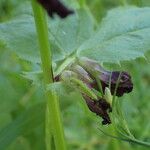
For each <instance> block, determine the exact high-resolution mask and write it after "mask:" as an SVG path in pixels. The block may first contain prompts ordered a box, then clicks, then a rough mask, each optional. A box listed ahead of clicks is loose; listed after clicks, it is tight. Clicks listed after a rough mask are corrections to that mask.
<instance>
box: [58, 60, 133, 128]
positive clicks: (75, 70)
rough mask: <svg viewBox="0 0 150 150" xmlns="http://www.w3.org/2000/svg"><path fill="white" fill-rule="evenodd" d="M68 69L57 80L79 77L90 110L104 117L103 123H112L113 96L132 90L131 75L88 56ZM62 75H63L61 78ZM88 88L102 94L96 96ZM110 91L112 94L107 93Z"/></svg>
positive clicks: (78, 84) (78, 83) (81, 90)
mask: <svg viewBox="0 0 150 150" xmlns="http://www.w3.org/2000/svg"><path fill="white" fill-rule="evenodd" d="M67 69H68V70H69V71H65V72H64V73H62V74H61V75H60V76H57V77H55V81H59V80H60V79H62V80H65V79H68V78H69V79H71V78H76V79H78V80H79V81H78V82H77V86H78V89H79V90H80V92H81V93H82V96H83V98H84V100H85V102H86V104H87V106H88V108H89V110H90V111H91V112H93V113H95V114H96V115H98V116H100V117H102V119H103V121H102V124H103V125H105V124H110V123H111V119H110V117H109V113H110V112H111V111H112V108H111V101H112V100H111V97H112V95H115V96H118V97H120V96H123V94H124V93H129V92H131V91H132V89H133V83H132V80H131V76H130V75H129V74H128V73H127V72H125V71H108V70H105V69H104V68H103V67H102V66H101V65H100V64H99V63H98V62H96V61H94V60H91V59H88V58H82V59H80V60H78V64H77V63H75V64H72V65H71V66H69V67H68V68H67ZM61 76H63V77H62V78H61ZM74 81H76V80H74ZM80 85H81V87H82V88H81V89H80ZM84 87H85V88H84ZM87 88H88V89H89V90H90V91H97V92H98V93H100V94H101V95H97V96H96V98H95V97H94V96H93V95H92V94H91V92H90V91H89V92H88V89H87ZM108 92H109V93H110V96H108V95H107V93H108ZM108 97H109V98H108Z"/></svg>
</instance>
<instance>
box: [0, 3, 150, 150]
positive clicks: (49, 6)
mask: <svg viewBox="0 0 150 150" xmlns="http://www.w3.org/2000/svg"><path fill="white" fill-rule="evenodd" d="M77 3H78V2H77ZM30 5H31V7H32V12H31V13H30V14H20V15H19V16H17V17H16V18H13V19H12V20H9V21H7V22H3V23H1V24H0V49H7V50H8V51H10V52H14V53H15V54H16V55H17V57H18V58H19V59H20V60H24V61H26V62H29V63H30V64H31V66H32V67H31V69H30V71H28V72H27V71H24V72H23V73H22V76H23V77H25V78H26V79H28V80H30V81H31V82H32V83H33V84H35V85H36V86H37V87H40V88H41V87H42V89H43V91H44V92H43V93H44V95H45V99H46V102H45V101H44V100H42V104H41V103H40V104H38V106H36V105H35V106H34V107H33V109H35V108H36V109H35V111H36V112H34V113H33V120H36V119H37V118H38V119H39V120H40V121H39V122H40V123H41V122H45V127H44V129H45V143H46V146H45V147H46V149H47V150H51V149H52V150H54V149H56V150H66V149H67V144H68V142H67V140H66V139H67V136H66V133H65V134H64V126H63V123H64V122H63V121H62V120H63V119H62V116H61V115H62V114H63V113H62V110H60V107H59V101H60V102H61V103H65V102H64V100H66V97H67V96H68V97H69V99H70V101H71V100H72V97H71V96H70V95H71V94H72V93H73V92H74V93H76V95H78V96H79V98H78V99H79V100H78V101H79V102H80V104H81V105H82V106H83V107H82V108H83V109H84V110H83V111H85V112H86V114H85V115H87V116H89V117H90V119H92V122H94V121H95V118H96V119H97V118H98V120H99V124H98V128H99V129H98V131H99V130H101V131H102V132H103V133H104V134H106V135H108V136H110V137H113V138H116V139H119V140H123V141H128V142H132V143H135V144H139V145H143V146H147V147H149V146H150V144H149V143H148V142H143V141H140V140H137V139H136V138H135V137H134V136H133V134H132V133H131V131H130V130H129V127H128V125H127V122H126V120H125V118H124V115H123V111H122V107H121V104H120V103H121V97H123V96H124V95H125V94H130V92H132V90H133V81H132V80H133V79H134V76H132V77H131V75H130V73H128V71H124V69H123V68H121V69H120V70H117V71H116V70H115V69H111V71H110V70H107V69H105V68H106V67H105V63H109V64H118V63H120V62H122V61H131V62H132V60H133V59H136V58H139V57H142V58H145V56H144V54H145V52H146V51H148V50H149V49H150V20H149V16H150V8H149V7H143V8H138V7H135V6H126V7H118V8H115V9H112V10H110V11H109V12H108V13H107V15H106V16H105V17H104V19H102V21H101V22H100V24H98V23H97V22H96V21H95V18H94V16H93V15H92V13H91V12H90V10H89V8H88V6H87V5H86V1H84V0H81V1H79V3H78V9H75V10H73V9H71V8H67V6H65V4H63V2H61V1H58V0H46V1H44V0H32V2H31V4H30ZM44 9H45V10H44ZM46 11H47V13H48V15H49V16H50V17H52V18H50V17H49V16H47V15H46ZM35 66H36V67H35ZM113 70H115V71H113ZM134 86H135V84H134ZM137 92H138V91H137ZM70 93H71V94H70ZM43 99H44V98H43ZM62 99H63V101H61V100H62ZM45 103H46V106H45ZM39 105H40V106H43V107H44V106H45V107H44V109H43V107H42V108H39ZM33 109H29V110H27V111H25V114H23V115H21V117H20V118H21V119H20V118H19V119H18V118H17V119H16V120H15V121H14V122H13V123H12V124H10V125H9V126H8V127H6V128H4V129H3V130H2V132H0V149H5V148H7V146H8V145H9V144H10V143H12V142H13V138H14V139H15V138H17V137H19V136H20V135H21V134H22V130H21V129H26V125H27V124H30V123H32V119H31V120H29V121H26V119H27V118H28V117H29V118H30V116H29V115H26V114H31V113H32V111H33ZM39 110H40V111H39ZM44 112H45V113H44ZM39 114H42V117H41V116H40V117H38V115H39ZM75 115H76V114H75ZM44 116H45V117H44ZM72 117H73V116H72ZM43 118H45V119H43ZM18 120H19V121H20V120H21V121H20V126H19V125H18V126H19V127H18V128H21V129H20V130H18V132H17V134H16V135H15V136H14V134H12V136H11V137H12V138H9V139H8V140H5V139H7V137H9V136H10V134H11V132H15V124H16V122H19V121H18ZM39 122H38V123H39ZM100 122H102V123H100ZM40 123H39V124H40ZM94 123H95V124H96V122H94ZM22 124H23V125H22ZM101 124H102V126H101ZM11 126H12V128H11ZM107 127H108V128H107ZM8 129H9V130H10V131H11V132H10V133H9V132H6V131H7V130H8ZM107 129H108V130H107ZM82 130H83V129H82ZM110 130H111V132H109V131H110ZM108 132H109V133H110V134H108ZM78 134H80V132H79V133H78ZM13 136H14V137H13ZM4 141H6V142H4ZM114 147H115V146H114ZM114 149H115V148H114Z"/></svg>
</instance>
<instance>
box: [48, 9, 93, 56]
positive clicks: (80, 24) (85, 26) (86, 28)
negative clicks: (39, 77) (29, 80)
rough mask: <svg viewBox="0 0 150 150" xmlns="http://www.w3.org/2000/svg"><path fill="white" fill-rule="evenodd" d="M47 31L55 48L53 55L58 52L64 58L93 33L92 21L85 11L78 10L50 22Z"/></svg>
mask: <svg viewBox="0 0 150 150" xmlns="http://www.w3.org/2000/svg"><path fill="white" fill-rule="evenodd" d="M49 31H50V35H52V36H51V41H52V42H51V43H53V44H55V45H56V46H57V49H56V48H55V51H53V52H54V54H55V55H56V56H57V55H58V54H57V53H58V51H60V52H61V53H62V55H64V56H65V57H64V58H66V57H68V56H69V55H70V54H71V53H72V52H75V50H77V48H78V47H79V46H80V45H81V44H82V43H83V42H84V41H85V40H87V39H89V37H90V36H91V35H92V34H93V33H94V20H93V18H92V16H91V14H90V13H89V12H88V11H87V10H78V11H77V13H76V14H74V15H70V16H69V17H67V18H65V19H63V20H62V19H59V18H56V20H54V21H52V20H50V23H49ZM56 52H57V53H56ZM60 52H59V53H60ZM57 57H59V56H57ZM55 59H56V58H55Z"/></svg>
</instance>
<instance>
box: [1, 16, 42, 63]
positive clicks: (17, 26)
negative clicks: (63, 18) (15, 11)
mask: <svg viewBox="0 0 150 150" xmlns="http://www.w3.org/2000/svg"><path fill="white" fill-rule="evenodd" d="M0 41H2V42H1V43H5V46H6V48H7V49H8V50H12V51H15V52H16V53H17V55H18V56H19V57H20V58H23V59H25V60H28V61H32V62H40V57H39V50H38V43H37V38H36V33H35V27H34V22H33V18H32V17H31V16H29V15H26V16H23V17H19V18H17V19H15V20H12V21H9V22H6V23H1V24H0ZM0 48H1V47H0Z"/></svg>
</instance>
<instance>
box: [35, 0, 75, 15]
mask: <svg viewBox="0 0 150 150" xmlns="http://www.w3.org/2000/svg"><path fill="white" fill-rule="evenodd" d="M37 1H38V2H39V3H40V4H41V5H42V6H43V7H44V8H45V9H46V11H47V13H48V14H49V15H50V16H51V17H53V14H54V13H56V14H57V15H59V16H60V17H61V18H65V17H67V16H68V15H70V14H72V13H73V11H72V10H70V9H68V8H67V7H65V6H64V5H63V4H62V3H61V2H60V1H59V0H37Z"/></svg>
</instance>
